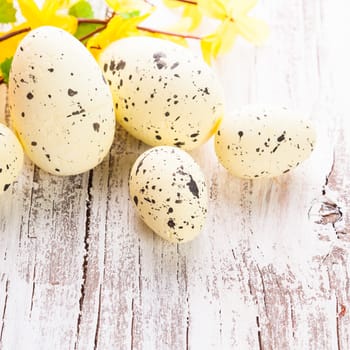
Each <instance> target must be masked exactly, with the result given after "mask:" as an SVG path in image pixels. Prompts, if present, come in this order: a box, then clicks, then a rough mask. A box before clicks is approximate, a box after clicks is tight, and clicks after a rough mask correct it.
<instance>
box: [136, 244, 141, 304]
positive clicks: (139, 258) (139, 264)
mask: <svg viewBox="0 0 350 350" xmlns="http://www.w3.org/2000/svg"><path fill="white" fill-rule="evenodd" d="M138 242H139V244H138V258H137V262H138V267H139V271H138V272H139V277H138V288H139V298H140V303H141V301H142V292H141V291H142V264H141V241H140V238H139V239H138Z"/></svg>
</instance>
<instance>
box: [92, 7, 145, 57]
mask: <svg viewBox="0 0 350 350" xmlns="http://www.w3.org/2000/svg"><path fill="white" fill-rule="evenodd" d="M149 15H150V13H146V14H144V15H142V16H135V17H132V18H125V17H123V16H114V17H113V18H112V19H111V20H110V21H109V22H108V24H107V27H106V29H105V30H103V31H102V32H100V33H98V34H96V35H94V36H93V37H91V38H90V39H89V40H88V42H87V48H88V49H89V50H90V52H91V53H92V54H93V55H94V56H95V58H96V59H97V58H98V56H99V55H100V53H101V52H102V50H103V49H105V48H106V47H107V46H108V45H109V44H111V43H112V42H113V41H116V40H118V39H121V38H124V37H127V36H132V35H140V32H139V30H138V29H137V26H138V24H139V23H141V22H142V21H144V20H145V19H146V18H147V17H148V16H149Z"/></svg>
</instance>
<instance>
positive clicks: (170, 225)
mask: <svg viewBox="0 0 350 350" xmlns="http://www.w3.org/2000/svg"><path fill="white" fill-rule="evenodd" d="M168 226H169V227H170V228H174V227H175V222H174V220H173V219H169V220H168Z"/></svg>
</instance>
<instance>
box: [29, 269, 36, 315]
mask: <svg viewBox="0 0 350 350" xmlns="http://www.w3.org/2000/svg"><path fill="white" fill-rule="evenodd" d="M35 277H36V264H35V265H34V270H33V278H32V280H33V283H32V294H31V297H30V310H29V318H31V317H32V310H33V305H34V294H35Z"/></svg>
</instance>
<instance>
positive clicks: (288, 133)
mask: <svg viewBox="0 0 350 350" xmlns="http://www.w3.org/2000/svg"><path fill="white" fill-rule="evenodd" d="M315 142H316V133H315V130H314V128H313V126H312V125H311V122H310V121H307V120H305V119H304V118H302V117H300V115H298V114H297V113H295V112H293V111H289V110H287V109H286V108H281V107H269V106H254V105H250V106H246V107H243V108H242V109H241V110H239V111H237V112H234V113H233V114H232V115H231V116H228V117H227V118H225V120H224V122H223V123H222V124H221V126H220V128H219V130H218V131H217V133H216V135H215V151H216V154H217V156H218V158H219V161H220V162H221V164H222V165H223V166H224V167H225V168H226V169H227V170H228V171H229V172H230V173H232V174H233V175H235V176H238V177H241V178H246V179H256V178H263V177H275V176H278V175H281V174H285V173H287V172H289V171H290V170H291V169H293V168H295V167H296V166H298V165H299V164H300V163H301V162H302V161H304V160H305V159H307V158H308V157H309V156H310V154H311V152H312V151H313V149H314V145H315Z"/></svg>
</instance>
